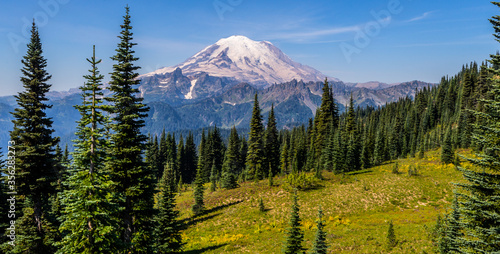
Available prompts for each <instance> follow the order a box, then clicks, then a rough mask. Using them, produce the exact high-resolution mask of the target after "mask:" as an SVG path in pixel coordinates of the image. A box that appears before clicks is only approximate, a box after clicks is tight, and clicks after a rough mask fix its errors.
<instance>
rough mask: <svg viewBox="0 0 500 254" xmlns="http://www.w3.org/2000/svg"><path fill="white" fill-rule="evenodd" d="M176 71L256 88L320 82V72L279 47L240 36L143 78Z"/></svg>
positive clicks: (235, 36) (234, 36) (223, 41)
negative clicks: (227, 79)
mask: <svg viewBox="0 0 500 254" xmlns="http://www.w3.org/2000/svg"><path fill="white" fill-rule="evenodd" d="M176 68H180V69H182V73H184V75H188V76H195V75H197V74H200V73H202V72H206V73H208V74H210V75H211V76H214V77H226V78H233V79H235V80H237V81H239V82H247V83H250V84H253V85H256V86H269V85H272V84H274V83H283V82H288V81H290V80H292V79H297V80H304V81H322V80H324V78H325V75H323V74H322V73H321V72H319V71H317V70H315V69H313V68H311V67H309V66H306V65H302V64H300V63H297V62H294V61H293V60H292V59H291V58H290V57H288V56H287V55H286V54H284V53H283V52H282V51H281V50H280V49H279V48H277V47H276V46H274V45H273V44H272V43H270V42H268V41H254V40H252V39H250V38H248V37H246V36H243V35H233V36H230V37H228V38H223V39H220V40H218V41H217V42H216V43H215V44H213V45H210V46H208V47H206V48H205V49H203V50H202V51H200V52H198V53H197V54H195V55H194V56H192V57H190V58H188V59H187V60H186V61H185V62H183V63H181V64H178V65H176V66H173V67H166V68H162V69H159V70H157V71H155V72H152V73H148V74H145V75H143V76H152V75H156V74H165V73H170V72H173V71H174V70H175V69H176Z"/></svg>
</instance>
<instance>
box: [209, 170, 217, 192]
mask: <svg viewBox="0 0 500 254" xmlns="http://www.w3.org/2000/svg"><path fill="white" fill-rule="evenodd" d="M216 189H217V168H216V167H215V163H212V169H211V170H210V191H212V192H214V191H215V190H216Z"/></svg>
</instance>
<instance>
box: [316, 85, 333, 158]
mask: <svg viewBox="0 0 500 254" xmlns="http://www.w3.org/2000/svg"><path fill="white" fill-rule="evenodd" d="M336 118H337V116H336V105H335V102H334V100H333V95H332V93H331V90H330V86H329V85H328V79H325V82H324V85H323V94H322V97H321V106H320V107H319V109H318V110H317V111H316V117H315V119H314V120H315V130H316V135H315V139H316V140H315V141H314V145H313V148H314V149H315V151H316V154H315V157H314V158H315V159H319V158H321V152H322V150H323V146H324V144H326V140H328V135H329V134H330V129H331V128H333V127H334V126H336V125H335V123H336V121H337V120H336Z"/></svg>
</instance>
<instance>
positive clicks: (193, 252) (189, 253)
mask: <svg viewBox="0 0 500 254" xmlns="http://www.w3.org/2000/svg"><path fill="white" fill-rule="evenodd" d="M226 245H227V244H219V245H215V246H210V247H205V248H202V249H199V250H189V251H184V252H182V253H185V254H200V253H204V252H206V251H211V250H216V249H218V248H221V247H224V246H226Z"/></svg>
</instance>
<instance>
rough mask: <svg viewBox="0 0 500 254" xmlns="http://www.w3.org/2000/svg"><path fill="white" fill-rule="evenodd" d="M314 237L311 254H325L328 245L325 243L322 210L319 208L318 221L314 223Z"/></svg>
mask: <svg viewBox="0 0 500 254" xmlns="http://www.w3.org/2000/svg"><path fill="white" fill-rule="evenodd" d="M316 223H317V224H316V228H317V229H316V236H315V237H314V243H313V248H312V250H311V252H310V253H311V254H326V252H327V250H328V245H327V243H326V232H325V221H324V220H323V210H322V209H321V206H320V207H319V210H318V220H317V222H316Z"/></svg>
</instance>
